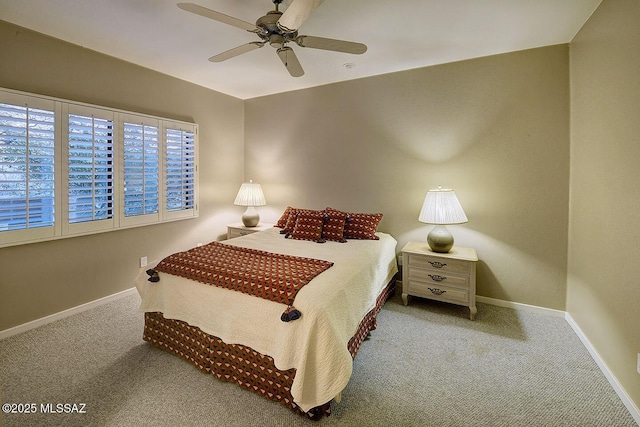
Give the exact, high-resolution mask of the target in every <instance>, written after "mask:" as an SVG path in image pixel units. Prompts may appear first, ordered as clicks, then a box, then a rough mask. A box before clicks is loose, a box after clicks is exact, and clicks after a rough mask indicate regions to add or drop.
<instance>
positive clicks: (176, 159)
mask: <svg viewBox="0 0 640 427" xmlns="http://www.w3.org/2000/svg"><path fill="white" fill-rule="evenodd" d="M166 132H167V135H166V148H165V150H166V171H167V175H166V189H167V211H169V212H176V211H184V210H189V209H194V208H195V198H194V195H195V193H194V190H195V135H194V133H193V132H190V131H185V130H182V129H172V128H168V129H167V131H166Z"/></svg>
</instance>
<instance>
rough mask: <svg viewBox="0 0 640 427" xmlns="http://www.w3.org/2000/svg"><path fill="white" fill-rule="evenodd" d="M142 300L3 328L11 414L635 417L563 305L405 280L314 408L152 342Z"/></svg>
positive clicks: (484, 421)
mask: <svg viewBox="0 0 640 427" xmlns="http://www.w3.org/2000/svg"><path fill="white" fill-rule="evenodd" d="M138 305H139V298H138V296H137V295H131V296H127V297H125V298H122V299H119V300H117V301H112V302H110V303H108V304H105V305H102V306H99V307H96V308H93V309H91V310H88V311H85V312H83V313H79V314H76V315H74V316H71V317H68V318H65V319H62V320H59V321H57V322H54V323H51V324H48V325H44V326H42V327H39V328H37V329H33V330H30V331H28V332H25V333H22V334H19V335H16V336H13V337H10V338H7V339H4V340H2V341H0V361H1V365H0V401H1V402H2V403H3V404H7V403H15V404H22V405H23V406H22V411H24V410H25V409H28V408H30V409H35V410H34V411H32V412H35V413H3V414H0V425H2V426H303V425H309V426H311V425H317V426H333V425H338V426H452V427H453V426H470V425H472V426H494V427H495V426H553V427H558V426H594V427H596V426H598V427H600V426H615V427H625V426H630V427H631V426H637V424H636V423H635V421H634V419H633V418H632V416H631V415H630V413H629V412H628V411H627V409H626V408H625V406H624V405H623V404H622V402H621V401H620V399H619V397H618V396H617V395H616V393H615V392H614V390H613V389H612V387H611V385H610V384H609V383H608V382H607V380H606V378H605V377H604V375H603V374H602V372H601V371H600V370H599V368H598V366H597V365H596V363H595V362H594V360H593V359H592V358H591V356H590V355H589V353H588V351H587V350H586V349H585V347H584V346H583V345H582V343H581V342H580V340H579V339H578V337H577V336H576V335H575V333H574V332H573V330H572V329H571V327H570V326H569V325H568V324H567V323H566V321H565V320H564V319H561V318H556V317H549V316H545V315H541V314H537V313H531V312H523V311H516V310H511V309H507V308H502V307H496V306H492V305H486V304H479V305H478V314H477V316H476V320H475V321H470V320H469V319H468V309H467V308H465V307H458V306H452V305H448V304H442V303H438V302H434V301H427V300H421V299H417V298H413V299H412V300H411V302H410V304H409V306H407V307H405V306H403V305H402V301H401V299H400V296H399V292H396V295H395V296H394V297H393V298H392V299H391V300H390V301H388V302H387V304H386V305H385V306H384V308H383V310H382V311H381V313H380V315H379V317H378V329H377V330H375V331H373V333H372V335H371V337H370V338H369V339H368V340H366V341H365V342H364V343H363V344H362V347H361V348H360V352H359V353H358V356H357V357H356V360H355V362H354V371H353V375H352V378H351V381H350V382H349V384H348V385H347V387H346V389H345V390H344V391H343V393H342V402H341V403H340V404H336V403H335V402H334V403H333V404H332V414H331V416H330V417H328V418H325V419H323V420H321V421H320V422H313V421H310V420H307V419H305V418H303V417H301V416H300V415H297V414H295V413H293V412H291V411H290V410H288V409H287V408H285V407H284V406H282V405H281V404H279V403H275V402H272V401H270V400H267V399H265V398H263V397H260V396H258V395H255V394H253V393H251V392H249V391H247V390H244V389H241V388H240V387H238V386H236V385H234V384H229V383H223V382H220V381H218V380H216V379H214V378H212V377H211V376H208V375H205V374H203V373H202V372H200V371H199V370H197V369H196V368H195V367H193V366H192V365H190V364H189V363H187V362H185V361H183V360H181V359H179V358H177V357H176V356H174V355H172V354H169V353H168V352H166V351H164V350H161V349H158V348H155V347H152V346H151V345H149V344H147V343H145V342H143V341H142V329H143V317H142V314H141V313H138V310H137V309H138ZM32 404H33V405H32ZM58 404H62V406H57V405H58ZM64 404H68V406H66V407H65V406H64ZM74 404H75V405H76V406H73V405H74ZM25 405H29V406H28V407H27V406H25ZM81 405H83V406H81ZM15 408H18V406H15ZM3 409H4V406H3ZM47 409H49V413H43V411H46V410H47ZM52 409H53V410H54V411H56V410H58V409H60V410H61V412H62V413H52V411H51V410H52ZM65 410H68V411H72V413H65ZM80 410H82V411H83V413H78V412H79V411H80Z"/></svg>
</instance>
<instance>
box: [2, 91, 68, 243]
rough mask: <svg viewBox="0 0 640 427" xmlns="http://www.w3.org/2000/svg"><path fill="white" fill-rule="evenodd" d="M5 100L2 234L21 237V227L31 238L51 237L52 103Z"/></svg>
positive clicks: (52, 220)
mask: <svg viewBox="0 0 640 427" xmlns="http://www.w3.org/2000/svg"><path fill="white" fill-rule="evenodd" d="M9 100H12V101H24V100H23V99H16V98H15V97H10V98H9ZM2 101H3V100H2V99H0V233H5V234H7V240H9V241H13V240H15V239H16V238H17V236H16V234H17V233H16V232H18V231H19V230H23V233H24V234H25V235H27V236H36V237H38V236H48V235H52V234H53V225H54V222H55V185H56V184H55V155H54V154H55V152H54V144H55V128H56V124H55V113H54V110H53V103H48V102H37V100H34V102H31V103H25V102H21V103H19V104H18V103H9V102H2ZM38 104H40V105H38ZM18 234H19V233H18Z"/></svg>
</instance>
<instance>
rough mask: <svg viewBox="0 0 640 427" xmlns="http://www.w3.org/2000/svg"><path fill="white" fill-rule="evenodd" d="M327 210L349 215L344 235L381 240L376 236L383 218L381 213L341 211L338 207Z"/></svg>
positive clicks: (351, 237)
mask: <svg viewBox="0 0 640 427" xmlns="http://www.w3.org/2000/svg"><path fill="white" fill-rule="evenodd" d="M325 211H327V212H338V213H344V214H346V215H347V220H346V222H345V224H344V237H345V238H346V239H361V240H379V239H380V238H379V237H378V236H376V234H375V233H376V230H377V229H378V224H380V220H381V219H382V214H381V213H375V214H368V213H351V212H341V211H339V210H337V209H333V208H327V209H325Z"/></svg>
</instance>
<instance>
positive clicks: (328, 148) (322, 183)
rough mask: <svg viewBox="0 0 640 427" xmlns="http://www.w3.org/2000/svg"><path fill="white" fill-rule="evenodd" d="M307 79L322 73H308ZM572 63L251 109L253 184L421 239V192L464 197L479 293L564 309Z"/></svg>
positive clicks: (514, 59) (313, 96) (427, 77)
mask: <svg viewBox="0 0 640 427" xmlns="http://www.w3.org/2000/svg"><path fill="white" fill-rule="evenodd" d="M309 72H313V71H312V70H309ZM568 141H569V56H568V46H567V45H559V46H552V47H547V48H542V49H535V50H528V51H523V52H516V53H510V54H505V55H499V56H492V57H487V58H481V59H476V60H471V61H465V62H458V63H452V64H446V65H442V66H436V67H428V68H421V69H416V70H411V71H404V72H399V73H393V74H388V75H383V76H377V77H371V78H367V79H360V80H353V81H348V82H344V83H339V84H333V85H329V86H322V87H317V88H312V89H307V90H303V91H297V92H290V93H285V94H279V95H273V96H268V97H262V98H256V99H251V100H248V101H245V151H246V157H245V159H246V160H245V177H246V178H252V179H254V180H256V181H257V182H260V183H261V184H262V185H263V188H264V191H265V197H266V198H267V203H268V204H269V206H267V207H265V208H262V209H261V212H263V217H264V218H265V219H267V218H270V219H271V220H275V219H276V218H277V216H278V215H279V213H280V211H281V209H283V208H284V207H285V206H287V205H289V204H291V205H294V206H297V207H306V208H323V207H325V206H327V205H331V206H333V207H336V208H339V209H345V210H353V211H360V212H363V211H364V212H374V211H375V212H382V213H384V214H385V217H384V218H383V220H382V223H381V229H382V230H383V231H387V232H389V233H391V234H392V235H393V236H395V237H396V238H397V239H398V241H399V245H398V250H400V249H401V248H402V247H403V246H404V244H406V243H407V242H408V241H410V240H426V234H427V232H428V231H429V230H430V228H431V226H428V225H426V224H422V223H419V222H418V221H417V217H418V214H419V212H420V207H421V205H422V201H423V199H424V196H425V194H426V191H427V190H428V189H430V188H435V187H437V186H438V185H442V186H443V187H451V188H453V189H454V190H455V191H456V194H457V195H458V198H459V199H460V202H461V204H462V206H463V207H464V209H465V211H466V213H467V216H468V217H469V223H468V224H464V225H460V226H452V227H450V229H451V230H452V232H453V234H454V236H455V238H456V244H458V245H460V246H470V247H474V248H475V249H476V250H477V252H478V256H479V258H480V264H479V266H478V294H479V295H483V296H487V297H492V298H498V299H502V300H508V301H515V302H519V303H525V304H532V305H537V306H543V307H549V308H553V309H559V310H564V308H565V284H566V256H567V255H566V254H567V227H568V194H569V143H568Z"/></svg>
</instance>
